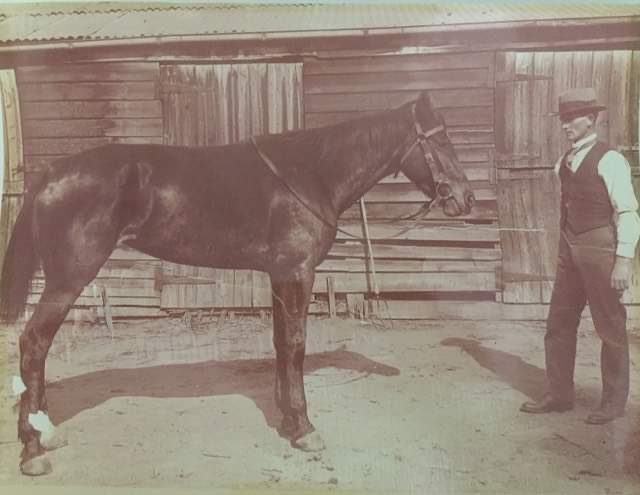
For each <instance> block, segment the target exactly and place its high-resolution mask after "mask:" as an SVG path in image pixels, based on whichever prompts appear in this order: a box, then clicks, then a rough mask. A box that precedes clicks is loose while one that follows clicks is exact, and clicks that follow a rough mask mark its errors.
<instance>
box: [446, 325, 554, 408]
mask: <svg viewBox="0 0 640 495" xmlns="http://www.w3.org/2000/svg"><path fill="white" fill-rule="evenodd" d="M440 343H441V344H442V345H446V346H452V347H459V348H460V349H461V350H463V351H464V352H466V353H467V354H468V355H469V356H471V357H472V358H473V359H474V360H475V361H476V362H477V363H478V364H479V365H480V366H482V367H483V368H486V369H488V370H490V371H492V372H493V373H494V374H495V375H496V377H498V378H499V379H500V380H501V381H503V382H505V383H507V384H508V385H509V386H510V387H511V388H513V389H515V390H518V391H519V392H521V393H523V394H524V395H526V396H527V397H529V398H531V399H533V400H537V399H539V398H540V397H542V395H543V394H544V392H545V387H546V375H545V371H544V370H543V369H541V368H538V367H537V366H534V365H532V364H529V363H527V362H526V361H524V360H523V359H522V358H521V357H518V356H514V355H513V354H509V353H508V352H504V351H499V350H496V349H491V348H489V347H485V346H483V345H482V344H481V343H480V342H479V341H477V340H473V339H465V338H459V337H451V338H448V339H444V340H443V341H442V342H440Z"/></svg>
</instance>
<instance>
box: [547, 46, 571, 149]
mask: <svg viewBox="0 0 640 495" xmlns="http://www.w3.org/2000/svg"><path fill="white" fill-rule="evenodd" d="M572 70H573V53H572V52H556V53H555V54H554V57H553V74H554V79H553V96H552V98H553V102H554V103H553V108H554V109H557V108H558V96H559V95H560V94H561V93H563V92H565V91H566V90H567V89H570V88H571V81H570V74H571V71H572ZM552 125H555V129H554V130H555V132H552V134H551V154H552V156H556V157H559V156H560V155H561V154H562V153H563V152H564V151H565V150H566V149H567V147H568V145H567V140H566V138H565V136H564V134H563V133H562V132H561V128H560V122H559V121H558V119H555V123H554V124H552Z"/></svg>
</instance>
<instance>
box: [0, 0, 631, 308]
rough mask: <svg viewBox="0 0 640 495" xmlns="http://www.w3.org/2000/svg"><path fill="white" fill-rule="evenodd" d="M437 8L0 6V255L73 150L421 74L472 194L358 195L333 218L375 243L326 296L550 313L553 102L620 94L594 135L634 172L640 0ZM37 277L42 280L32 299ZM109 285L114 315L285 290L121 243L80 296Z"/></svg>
mask: <svg viewBox="0 0 640 495" xmlns="http://www.w3.org/2000/svg"><path fill="white" fill-rule="evenodd" d="M442 5H444V6H436V5H435V4H434V5H430V4H406V5H401V6H400V5H398V6H390V5H386V6H385V5H375V6H371V5H370V6H365V5H357V4H354V5H326V4H325V5H318V4H307V5H304V4H299V5H272V6H271V5H261V6H249V5H244V6H239V5H235V6H234V5H215V4H210V5H193V6H185V5H183V4H181V5H180V6H170V5H169V4H157V5H152V4H123V3H105V4H100V3H98V4H90V5H89V6H87V5H86V4H78V5H77V6H71V7H69V6H67V5H65V6H63V7H59V6H57V5H49V6H48V7H47V6H46V5H45V6H40V7H33V8H31V9H30V10H25V7H24V6H22V7H11V6H6V7H5V6H3V9H2V12H0V88H1V91H2V105H1V110H2V119H0V122H1V123H2V133H3V134H4V148H3V163H4V176H3V182H2V184H3V186H2V187H3V197H2V207H1V210H0V215H1V216H0V220H1V227H0V231H1V233H2V237H1V240H2V243H1V245H0V256H1V253H2V250H3V249H4V247H5V246H6V242H7V233H8V232H10V229H11V226H12V223H13V222H14V221H15V217H16V214H17V212H18V210H19V207H20V204H21V200H22V196H23V194H24V193H25V191H26V190H28V189H29V187H31V186H32V185H33V184H34V182H35V181H36V180H37V178H38V176H39V175H40V174H41V173H42V171H43V170H44V168H45V167H46V166H47V165H48V164H49V163H51V162H52V161H53V160H55V159H57V158H59V157H62V156H65V155H67V154H71V153H75V152H78V151H80V150H84V149H87V148H91V147H94V146H97V145H101V144H104V143H110V142H116V143H168V144H187V145H205V144H209V145H212V144H224V143H233V142H237V141H239V140H243V139H247V138H248V137H250V136H251V135H256V134H263V133H277V132H281V131H284V130H290V129H298V128H312V127H316V126H324V125H330V124H333V123H337V122H341V121H344V120H348V119H351V118H354V117H358V116H361V115H366V114H368V113H371V112H377V111H380V110H386V109H389V108H392V107H396V106H398V105H401V104H403V103H405V102H407V101H410V100H412V99H414V98H415V97H416V95H417V93H418V92H419V91H420V90H424V89H428V90H430V91H431V95H432V99H433V100H434V103H435V105H436V106H437V107H438V108H439V109H440V111H441V112H442V114H443V116H444V118H445V120H446V123H447V125H448V128H449V131H450V136H451V139H452V141H453V142H454V144H455V147H456V150H457V153H458V157H459V159H460V161H461V162H462V163H463V165H464V167H465V169H466V172H467V176H468V177H469V179H470V180H471V181H472V184H473V187H474V190H475V194H476V198H477V199H478V202H477V206H476V208H475V210H474V211H473V213H472V214H470V215H469V216H467V217H462V218H456V219H450V218H447V217H445V216H444V215H443V214H442V213H441V212H433V213H432V214H431V215H430V216H429V217H427V218H426V219H424V220H422V221H420V222H419V223H418V224H415V225H413V224H409V222H406V221H398V220H394V219H397V218H398V217H401V216H404V215H408V214H410V213H413V212H415V211H416V210H417V209H418V208H419V207H420V205H421V204H422V203H423V202H424V200H425V197H424V196H423V195H422V193H420V192H419V191H418V190H417V189H415V188H414V187H413V185H412V184H411V183H410V182H409V181H408V180H407V179H406V178H405V177H403V176H402V175H400V176H398V177H397V178H391V177H389V178H386V179H384V180H382V181H381V182H380V183H379V184H377V185H376V186H375V187H374V188H373V189H372V190H371V191H370V192H369V193H368V194H367V195H366V196H365V198H364V199H365V207H366V208H365V210H366V214H367V218H366V220H365V219H364V218H363V216H362V211H361V208H360V207H359V205H358V204H354V205H353V207H352V208H350V209H349V210H347V211H346V212H345V214H344V215H343V216H342V218H341V221H340V227H341V228H342V229H344V230H346V231H348V232H351V233H353V234H358V235H360V234H362V232H363V228H364V225H365V221H366V226H367V227H368V229H367V230H368V233H369V236H370V239H371V243H372V249H371V252H369V250H368V249H367V247H366V243H365V242H361V241H358V240H353V239H350V238H348V237H347V236H345V235H343V234H339V235H338V238H337V240H336V242H335V244H334V246H333V248H332V250H331V252H330V256H329V257H328V258H327V259H326V260H325V262H323V263H322V264H321V265H320V266H319V267H318V270H317V275H316V282H315V286H314V301H313V303H312V308H311V311H312V312H313V313H323V314H333V313H334V312H337V313H338V314H340V313H342V314H344V313H346V312H347V311H349V312H356V313H357V312H359V311H361V310H362V308H363V307H366V306H367V305H366V304H364V305H363V303H362V301H363V300H370V299H372V298H374V297H375V293H376V291H378V292H379V297H380V299H381V300H383V301H384V303H383V304H380V305H377V306H378V309H379V316H381V317H383V318H388V317H392V318H460V319H467V318H469V319H500V318H513V319H540V318H544V317H545V315H546V307H545V304H546V303H548V301H549V297H550V289H551V286H552V283H553V278H554V271H555V250H556V244H557V241H558V217H559V210H558V188H559V185H558V181H557V179H556V178H555V177H554V174H553V171H552V167H553V165H554V162H555V160H556V158H557V157H558V156H559V155H560V154H561V153H562V151H563V150H564V149H565V148H566V146H567V145H566V142H565V141H564V137H563V135H562V134H561V132H560V128H559V124H558V122H557V119H554V118H552V117H550V116H549V113H550V112H552V111H553V110H554V109H555V107H556V104H557V103H556V102H557V96H558V94H559V93H560V92H562V91H563V90H565V89H568V88H570V87H575V86H584V85H592V86H595V87H596V88H597V91H598V95H599V98H600V99H601V100H602V101H603V102H605V103H606V104H607V106H608V111H607V112H605V113H603V114H602V116H601V117H600V119H599V120H598V127H599V132H600V133H601V135H602V136H603V137H608V139H609V142H610V143H611V145H612V146H615V147H617V149H619V150H620V151H622V152H624V153H625V154H626V155H627V157H628V158H629V160H630V161H631V163H632V165H633V170H634V174H635V175H636V176H638V175H640V168H638V167H639V164H638V127H639V124H638V112H639V103H638V102H639V93H640V89H639V88H640V76H639V73H640V52H638V48H640V6H638V5H632V4H626V5H619V6H614V5H603V6H599V7H596V6H587V5H586V4H579V3H568V4H565V5H553V6H552V5H550V4H549V5H546V6H541V4H538V5H537V6H528V5H527V4H521V3H514V4H511V5H507V6H505V5H504V4H502V5H500V4H490V3H487V4H468V5H462V4H453V5H452V6H446V4H442ZM636 190H637V191H640V180H638V184H637V187H636ZM409 227H411V228H409ZM372 256H373V260H374V262H375V263H374V264H375V272H374V271H373V270H372V264H371V257H372ZM636 259H637V258H636ZM639 265H640V264H639V263H638V262H636V268H637V270H636V271H635V273H636V275H635V276H634V281H633V288H632V290H630V291H629V293H628V294H627V295H626V296H625V297H627V302H628V303H629V305H630V306H629V307H630V309H631V310H635V306H634V305H635V304H640V266H639ZM41 290H42V279H41V278H40V279H38V280H37V281H36V284H35V285H34V287H33V294H32V300H35V299H36V298H37V296H38V293H39V292H40V291H41ZM105 295H106V300H108V302H109V305H110V308H111V311H112V312H113V314H114V316H116V317H152V316H162V315H166V314H170V313H176V312H177V313H179V312H184V311H194V312H198V311H203V312H217V311H222V310H227V311H236V312H258V311H262V310H266V311H268V308H269V306H270V304H271V295H270V287H269V279H268V277H267V276H266V275H265V274H263V273H259V272H251V271H245V270H217V269H208V268H197V267H188V266H181V265H175V264H172V263H168V262H164V261H160V260H157V259H154V258H151V257H148V256H145V255H142V254H140V253H138V252H136V251H133V250H127V249H118V250H117V251H116V252H115V253H114V254H113V256H112V258H111V259H110V260H109V262H108V263H107V264H106V265H105V266H104V268H103V269H102V271H101V272H100V274H99V277H98V278H97V279H96V280H95V283H94V284H92V285H91V286H89V287H87V288H86V289H85V292H84V293H83V295H82V296H81V298H80V299H79V300H78V302H77V305H78V307H86V306H89V307H93V306H101V305H102V304H103V298H104V296H105ZM380 308H382V309H380Z"/></svg>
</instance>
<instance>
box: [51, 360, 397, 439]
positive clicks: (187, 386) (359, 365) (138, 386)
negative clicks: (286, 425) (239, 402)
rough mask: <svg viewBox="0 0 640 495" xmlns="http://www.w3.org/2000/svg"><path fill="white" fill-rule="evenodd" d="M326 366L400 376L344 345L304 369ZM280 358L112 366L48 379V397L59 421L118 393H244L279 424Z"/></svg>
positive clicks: (178, 395)
mask: <svg viewBox="0 0 640 495" xmlns="http://www.w3.org/2000/svg"><path fill="white" fill-rule="evenodd" d="M323 368H337V369H340V370H347V371H355V372H357V373H361V374H365V375H370V374H372V375H381V376H397V375H399V374H400V370H399V369H398V368H395V367H392V366H387V365H385V364H382V363H378V362H376V361H373V360H371V359H369V358H367V357H365V356H363V355H362V354H358V353H355V352H351V351H347V350H345V349H344V348H340V349H337V350H334V351H328V352H322V353H317V354H309V355H307V356H306V358H305V362H304V372H305V374H309V373H313V372H314V371H317V370H320V369H323ZM274 373H275V361H274V360H273V359H238V360H233V361H214V360H212V361H206V362H201V363H188V364H171V365H161V366H151V367H147V368H127V369H107V370H101V371H94V372H91V373H85V374H82V375H78V376H74V377H71V378H65V379H63V380H59V381H57V382H52V383H49V384H47V403H48V407H49V414H50V417H51V419H52V420H53V422H54V423H56V424H60V423H63V422H64V421H67V420H68V419H70V418H73V417H74V416H75V415H77V414H79V413H80V412H82V411H85V410H87V409H92V408H94V407H96V406H98V405H100V404H102V403H104V402H105V401H107V400H109V399H112V398H115V397H136V396H137V397H161V398H182V397H185V398H186V397H189V398H193V397H213V396H220V395H230V394H234V395H243V396H245V397H247V398H249V399H251V400H252V401H254V403H255V404H256V406H257V407H258V408H259V409H260V410H261V411H262V413H263V414H264V417H265V420H266V422H267V424H268V425H269V426H270V427H272V428H274V429H277V427H278V426H279V422H280V419H281V413H280V412H279V411H278V409H277V407H276V404H275V401H274V398H273V393H274V381H275V376H274Z"/></svg>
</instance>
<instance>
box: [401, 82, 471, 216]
mask: <svg viewBox="0 0 640 495" xmlns="http://www.w3.org/2000/svg"><path fill="white" fill-rule="evenodd" d="M410 107H411V113H412V119H413V125H412V127H413V129H412V134H413V139H412V140H410V142H411V143H412V144H411V145H410V146H409V147H408V148H407V150H406V151H405V152H404V155H403V157H402V158H401V160H400V170H401V171H402V172H404V174H405V175H406V176H407V177H408V178H409V179H411V180H412V181H413V182H414V183H415V184H416V185H417V186H418V187H419V188H420V189H421V190H422V191H423V192H424V193H425V194H427V195H428V196H429V197H430V199H431V201H432V203H431V206H435V205H438V204H439V205H441V206H442V209H443V211H444V212H445V214H446V215H448V216H452V217H453V216H458V215H462V214H467V213H470V212H471V208H472V207H473V205H474V203H475V197H474V195H473V191H472V190H471V188H470V186H469V181H468V180H467V177H466V175H465V174H464V171H463V170H462V167H461V166H460V163H459V162H458V158H457V156H456V152H455V150H454V149H453V145H452V144H451V141H450V140H449V136H448V134H447V130H446V126H445V123H444V120H443V119H442V117H441V116H440V114H439V113H438V112H437V111H436V110H435V109H434V108H433V106H432V104H431V99H430V98H429V95H428V94H427V93H426V92H423V93H421V94H420V97H419V98H418V100H417V101H416V102H415V103H412V104H411V105H410Z"/></svg>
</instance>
